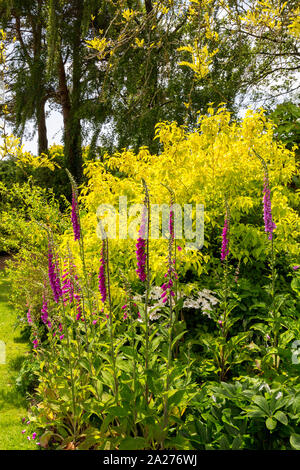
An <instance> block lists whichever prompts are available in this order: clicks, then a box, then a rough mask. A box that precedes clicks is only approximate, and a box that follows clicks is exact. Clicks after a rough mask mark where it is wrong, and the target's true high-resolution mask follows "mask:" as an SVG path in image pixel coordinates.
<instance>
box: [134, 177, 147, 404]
mask: <svg viewBox="0 0 300 470" xmlns="http://www.w3.org/2000/svg"><path fill="white" fill-rule="evenodd" d="M142 184H143V188H144V193H145V197H144V205H143V212H142V220H141V226H140V230H139V238H138V241H137V245H136V247H137V251H136V255H137V265H138V267H137V273H138V276H139V279H140V280H141V281H142V282H145V283H146V289H145V306H144V318H145V372H146V381H145V399H146V402H147V403H148V401H149V384H148V375H147V371H148V368H149V315H148V303H149V293H150V269H149V229H150V196H149V190H148V186H147V184H146V182H145V180H144V179H142Z"/></svg>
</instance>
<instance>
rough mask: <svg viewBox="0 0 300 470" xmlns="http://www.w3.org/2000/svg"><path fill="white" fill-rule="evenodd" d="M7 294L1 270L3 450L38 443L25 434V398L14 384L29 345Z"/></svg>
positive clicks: (0, 432) (0, 439)
mask: <svg viewBox="0 0 300 470" xmlns="http://www.w3.org/2000/svg"><path fill="white" fill-rule="evenodd" d="M8 293H9V280H8V279H5V277H4V272H3V271H0V341H4V343H5V346H6V363H5V364H0V450H25V449H36V448H37V446H36V443H35V442H31V441H28V440H27V438H26V434H22V430H23V429H26V431H27V429H28V431H29V427H28V426H26V424H23V423H22V418H23V417H24V418H27V413H26V401H25V398H24V397H23V396H22V395H21V394H20V393H18V392H17V390H16V389H15V386H14V383H15V377H16V375H17V374H18V369H19V368H20V367H21V364H22V361H23V359H24V358H25V357H26V355H28V354H29V347H28V344H27V343H24V342H23V341H22V338H21V337H20V331H19V330H18V329H16V327H15V322H16V314H15V313H14V311H13V309H12V307H11V306H10V305H8ZM26 421H27V419H26Z"/></svg>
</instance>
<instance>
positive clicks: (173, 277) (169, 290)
mask: <svg viewBox="0 0 300 470" xmlns="http://www.w3.org/2000/svg"><path fill="white" fill-rule="evenodd" d="M166 188H167V189H168V191H169V193H170V212H169V240H168V257H167V266H168V271H167V273H166V275H165V279H166V281H165V282H164V283H163V285H162V286H161V287H162V290H163V293H162V301H163V303H166V301H167V297H168V303H169V340H168V359H167V376H166V383H165V391H166V397H165V400H164V426H165V428H167V426H168V419H169V407H168V391H169V388H170V372H171V368H172V339H173V325H174V318H173V317H174V315H173V299H174V297H175V292H174V285H175V283H177V278H178V276H177V273H176V259H175V256H176V255H175V253H176V246H175V213H174V203H175V195H174V192H173V190H172V189H171V188H169V187H168V186H166ZM174 248H175V249H174ZM176 291H177V289H176Z"/></svg>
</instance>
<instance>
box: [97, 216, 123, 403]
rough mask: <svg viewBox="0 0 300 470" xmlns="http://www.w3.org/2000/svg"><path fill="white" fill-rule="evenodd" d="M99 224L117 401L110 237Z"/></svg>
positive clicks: (101, 277)
mask: <svg viewBox="0 0 300 470" xmlns="http://www.w3.org/2000/svg"><path fill="white" fill-rule="evenodd" d="M99 226H100V229H101V237H102V248H101V260H100V263H101V264H100V270H99V290H100V293H101V299H102V302H103V303H105V302H106V301H108V309H109V315H108V324H109V338H110V354H111V361H112V367H113V377H114V394H115V398H116V401H117V402H118V400H119V383H118V377H117V364H116V354H115V347H114V328H113V312H112V300H111V291H110V271H109V246H108V238H107V234H106V232H105V230H104V229H103V226H102V223H101V221H99Z"/></svg>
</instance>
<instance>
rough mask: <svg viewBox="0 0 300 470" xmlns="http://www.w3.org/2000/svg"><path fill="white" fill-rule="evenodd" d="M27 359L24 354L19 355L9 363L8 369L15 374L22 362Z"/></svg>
mask: <svg viewBox="0 0 300 470" xmlns="http://www.w3.org/2000/svg"><path fill="white" fill-rule="evenodd" d="M25 359H27V356H26V355H24V354H22V355H21V354H20V355H19V356H17V357H15V358H14V359H11V360H10V361H9V368H10V369H11V370H13V371H15V372H18V371H19V370H20V369H21V367H22V364H23V362H24V361H25Z"/></svg>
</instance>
